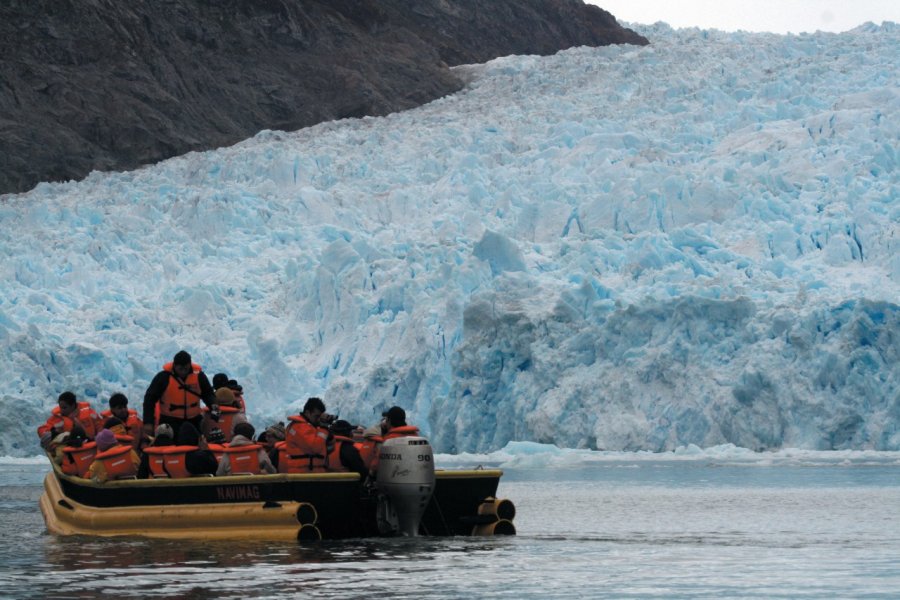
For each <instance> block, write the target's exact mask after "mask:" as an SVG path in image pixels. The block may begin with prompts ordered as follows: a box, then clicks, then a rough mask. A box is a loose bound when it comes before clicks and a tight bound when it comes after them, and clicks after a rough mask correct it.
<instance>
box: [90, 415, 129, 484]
mask: <svg viewBox="0 0 900 600" xmlns="http://www.w3.org/2000/svg"><path fill="white" fill-rule="evenodd" d="M113 418H115V417H113ZM95 441H96V442H97V454H96V455H95V456H94V462H92V463H91V466H90V468H89V469H88V472H87V477H88V478H89V479H93V480H94V481H96V482H97V483H105V482H106V481H108V480H110V479H123V478H128V477H131V478H134V476H135V475H136V474H137V472H138V467H140V465H141V459H140V457H139V456H138V455H137V452H135V451H134V450H133V449H132V448H131V445H130V444H128V445H125V444H123V445H120V444H119V442H118V440H116V434H115V433H113V432H112V430H110V429H101V430H100V433H98V434H97V438H96V439H95Z"/></svg>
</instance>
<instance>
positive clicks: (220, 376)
mask: <svg viewBox="0 0 900 600" xmlns="http://www.w3.org/2000/svg"><path fill="white" fill-rule="evenodd" d="M227 384H228V375H227V374H225V373H216V374H215V375H213V378H212V386H213V390H214V391H219V388H223V387H225V386H226V385H227Z"/></svg>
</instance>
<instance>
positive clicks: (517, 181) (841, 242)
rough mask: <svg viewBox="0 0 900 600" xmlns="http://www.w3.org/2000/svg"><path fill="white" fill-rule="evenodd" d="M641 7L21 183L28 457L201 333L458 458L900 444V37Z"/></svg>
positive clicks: (17, 323) (11, 297)
mask: <svg viewBox="0 0 900 600" xmlns="http://www.w3.org/2000/svg"><path fill="white" fill-rule="evenodd" d="M633 28H635V29H636V30H638V31H639V33H641V34H642V35H645V36H646V37H648V38H649V39H650V40H651V45H650V46H647V47H633V46H609V47H603V48H574V49H570V50H566V51H563V52H560V53H558V54H557V55H555V56H551V57H537V56H510V57H504V58H500V59H497V60H494V61H491V62H489V63H486V64H483V65H466V66H462V67H457V68H456V70H457V72H458V74H459V75H460V76H461V77H463V78H464V79H465V81H466V87H465V88H464V89H463V90H462V91H461V92H459V93H457V94H454V95H452V96H448V97H445V98H442V99H440V100H437V101H435V102H432V103H430V104H428V105H425V106H423V107H420V108H417V109H414V110H410V111H405V112H402V113H396V114H392V115H389V116H387V117H382V118H362V119H349V120H342V121H337V122H330V123H324V124H321V125H318V126H315V127H311V128H307V129H303V130H300V131H296V132H277V131H263V132H260V133H259V134H258V135H256V136H255V137H253V138H251V139H248V140H246V141H244V142H241V143H239V144H237V145H235V146H232V147H228V148H220V149H218V150H214V151H210V152H204V153H191V154H187V155H185V156H181V157H177V158H174V159H170V160H167V161H165V162H162V163H160V164H157V165H153V166H148V167H145V168H142V169H139V170H135V171H130V172H119V173H98V172H95V173H92V174H91V175H90V176H88V177H87V178H86V179H85V180H83V181H80V182H67V183H42V184H40V185H38V186H37V187H36V188H35V189H34V190H32V191H31V192H28V193H25V194H19V195H7V196H3V197H2V198H0V247H2V252H3V261H2V265H0V269H2V280H3V285H2V288H0V378H2V380H3V381H4V383H5V385H4V389H3V391H2V392H0V430H2V432H3V435H2V436H0V455H9V456H14V457H26V456H33V455H34V454H36V453H37V452H38V451H39V448H38V444H37V436H36V435H35V432H34V428H35V427H36V426H37V425H38V424H39V423H40V422H43V420H44V418H45V417H46V414H47V413H48V412H49V410H50V408H51V407H52V406H54V405H55V399H56V396H57V395H58V394H59V393H60V392H62V391H64V390H66V389H71V390H72V391H74V392H75V393H76V394H77V395H78V396H79V398H80V399H82V400H88V401H90V402H91V403H92V404H93V405H94V406H95V408H98V409H99V408H104V407H105V405H106V401H107V399H108V397H109V395H110V394H112V393H113V392H117V391H121V392H124V393H125V394H126V395H127V396H128V397H129V399H130V404H131V406H132V407H138V406H139V405H140V403H141V400H142V397H143V393H144V390H145V389H146V386H147V384H148V383H149V381H150V379H151V378H152V376H153V375H154V374H155V372H156V371H158V370H159V368H160V366H161V365H162V364H163V363H164V362H167V361H168V360H170V359H171V357H172V356H173V355H174V353H175V352H176V351H178V350H179V349H182V348H184V349H186V350H188V351H189V352H190V353H191V354H192V355H193V357H194V359H195V361H197V362H199V363H200V364H202V365H203V366H204V369H205V370H206V371H207V372H208V373H210V374H212V373H216V372H219V371H224V372H227V373H228V374H229V375H230V376H232V377H234V378H236V379H238V380H239V381H240V382H241V384H242V385H243V386H244V390H245V396H246V398H247V401H248V407H249V411H250V416H251V418H252V420H253V421H254V422H255V423H256V424H257V425H266V424H268V423H269V422H271V421H275V420H283V419H284V417H285V416H286V415H287V414H293V413H296V412H299V409H300V407H301V406H302V403H303V401H304V400H305V398H306V397H307V396H310V395H320V396H322V397H323V399H324V400H325V402H326V404H327V405H328V408H329V409H330V411H331V412H337V413H339V414H340V415H341V417H342V418H346V419H349V420H351V421H354V422H359V423H363V424H371V423H373V422H376V421H377V420H378V417H379V415H380V413H381V411H382V410H384V409H385V408H386V407H389V406H391V405H394V404H397V405H400V406H402V407H404V408H405V409H406V410H407V412H408V414H409V417H410V421H411V422H414V423H416V424H417V425H419V426H420V427H421V428H422V430H423V432H424V433H425V434H426V435H427V436H428V437H429V439H430V440H431V442H432V444H433V445H434V447H435V449H436V451H438V452H441V453H445V454H448V455H461V456H462V455H465V454H466V453H489V452H499V451H502V449H503V448H516V449H518V451H520V452H521V450H522V447H520V446H517V444H518V445H521V444H528V443H534V444H540V445H544V446H537V447H551V446H552V445H555V446H558V447H561V448H570V449H581V450H587V449H591V450H603V451H647V452H654V453H658V452H664V451H672V450H676V449H681V451H682V452H683V451H684V449H685V448H688V449H690V448H719V447H725V448H732V447H734V448H740V449H745V450H747V451H752V452H756V451H761V450H776V449H781V450H782V451H784V449H790V448H797V449H803V450H808V451H820V450H841V451H884V450H890V451H897V450H900V425H898V423H900V369H898V367H897V365H898V357H900V306H898V301H900V251H898V250H900V181H898V162H900V118H898V117H900V115H898V108H900V83H898V77H897V74H898V73H900V65H898V58H900V27H898V26H897V25H896V24H894V23H889V22H885V23H882V24H881V25H875V24H866V25H863V26H861V27H859V28H857V29H854V30H852V31H848V32H845V33H840V34H834V33H823V32H817V33H812V34H800V35H776V34H765V33H747V32H737V33H725V32H720V31H716V30H701V29H678V30H675V29H672V28H670V27H668V26H667V25H665V24H663V23H658V24H655V25H651V26H633ZM528 447H529V446H525V448H528ZM526 453H527V452H526Z"/></svg>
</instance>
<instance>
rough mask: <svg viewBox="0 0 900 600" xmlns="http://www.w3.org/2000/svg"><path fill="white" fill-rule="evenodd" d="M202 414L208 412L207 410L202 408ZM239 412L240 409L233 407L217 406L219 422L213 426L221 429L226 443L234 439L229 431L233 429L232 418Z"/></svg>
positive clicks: (232, 433)
mask: <svg viewBox="0 0 900 600" xmlns="http://www.w3.org/2000/svg"><path fill="white" fill-rule="evenodd" d="M203 412H204V413H206V412H209V409H208V408H206V407H205V406H204V407H203ZM239 412H241V409H239V408H236V407H234V406H223V405H221V404H220V405H219V421H218V423H216V425H215V426H216V427H218V428H219V429H221V430H222V433H224V434H225V441H226V442H230V441H231V438H232V437H234V432H233V431H231V430H232V428H233V427H234V417H235V416H236V415H237V414H238V413H239Z"/></svg>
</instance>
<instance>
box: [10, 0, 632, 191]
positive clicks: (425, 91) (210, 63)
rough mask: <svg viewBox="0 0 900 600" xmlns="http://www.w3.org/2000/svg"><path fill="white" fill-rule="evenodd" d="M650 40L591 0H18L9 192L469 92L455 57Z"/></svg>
mask: <svg viewBox="0 0 900 600" xmlns="http://www.w3.org/2000/svg"><path fill="white" fill-rule="evenodd" d="M610 43H634V44H646V43H647V40H646V39H644V38H642V37H641V36H639V35H637V34H635V33H634V32H632V31H630V30H627V29H623V28H621V27H620V26H618V24H617V23H616V21H615V19H614V18H613V17H612V15H610V14H609V13H607V12H605V11H603V10H601V9H599V8H597V7H595V6H588V5H585V4H583V2H582V1H581V0H491V1H490V2H483V1H479V0H456V1H453V0H415V1H412V0H130V1H129V2H116V1H115V0H6V1H5V2H3V3H2V5H0V194H2V193H8V192H21V191H25V190H28V189H30V188H31V187H33V186H34V185H36V184H37V183H38V182H40V181H54V180H67V179H79V178H81V177H84V176H85V175H86V174H87V173H89V172H90V171H91V170H95V169H96V170H109V169H130V168H134V167H137V166H139V165H142V164H147V163H154V162H158V161H160V160H163V159H165V158H169V157H171V156H176V155H179V154H183V153H185V152H188V151H191V150H203V149H209V148H215V147H219V146H223V145H229V144H233V143H235V142H237V141H239V140H242V139H245V138H247V137H250V136H252V135H254V134H255V133H256V132H258V131H259V130H261V129H282V130H295V129H299V128H301V127H306V126H309V125H313V124H315V123H319V122H322V121H328V120H333V119H340V118H345V117H360V116H364V115H384V114H388V113H390V112H395V111H398V110H403V109H407V108H412V107H414V106H418V105H421V104H423V103H425V102H428V101H430V100H433V99H435V98H439V97H441V96H444V95H446V94H448V93H452V92H454V91H456V90H458V89H459V88H460V86H461V83H460V82H459V80H458V79H457V78H456V77H455V76H454V75H453V74H452V72H451V71H450V70H449V68H448V66H447V65H448V64H449V65H455V64H462V63H475V62H484V61H487V60H490V59H491V58H495V57H497V56H504V55H508V54H549V53H553V52H556V51H557V50H560V49H563V48H568V47H571V46H578V45H593V46H597V45H604V44H610Z"/></svg>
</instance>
